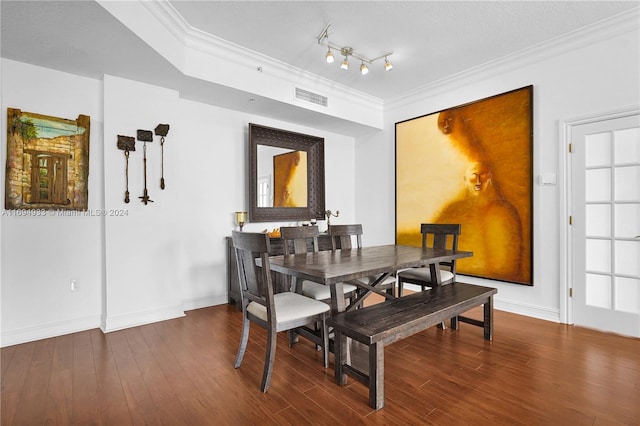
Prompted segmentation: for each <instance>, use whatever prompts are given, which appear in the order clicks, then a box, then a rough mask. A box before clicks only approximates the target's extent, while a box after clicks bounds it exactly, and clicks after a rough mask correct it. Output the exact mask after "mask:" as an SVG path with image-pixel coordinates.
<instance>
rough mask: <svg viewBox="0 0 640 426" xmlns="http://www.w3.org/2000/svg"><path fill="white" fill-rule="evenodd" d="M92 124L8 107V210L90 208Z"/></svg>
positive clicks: (6, 189) (83, 118) (88, 120)
mask: <svg viewBox="0 0 640 426" xmlns="http://www.w3.org/2000/svg"><path fill="white" fill-rule="evenodd" d="M89 128H90V118H89V117H88V116H86V115H80V116H78V118H77V119H76V120H67V119H64V118H57V117H50V116H46V115H41V114H35V113H31V112H23V111H21V110H19V109H13V108H8V109H7V164H6V169H5V170H6V176H5V185H6V188H5V202H4V204H5V209H7V210H11V209H44V210H87V205H88V195H89V194H88V192H89V191H88V180H89Z"/></svg>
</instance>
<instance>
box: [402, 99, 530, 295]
mask: <svg viewBox="0 0 640 426" xmlns="http://www.w3.org/2000/svg"><path fill="white" fill-rule="evenodd" d="M532 110H533V87H532V86H527V87H523V88H520V89H517V90H513V91H511V92H507V93H503V94H500V95H496V96H492V97H490V98H486V99H482V100H479V101H476V102H472V103H469V104H465V105H461V106H457V107H453V108H449V109H446V110H443V111H438V112H435V113H432V114H428V115H425V116H421V117H417V118H414V119H410V120H407V121H403V122H399V123H396V241H397V243H398V244H404V245H412V246H418V247H419V246H420V244H421V237H420V224H421V223H460V224H461V225H462V234H461V235H460V239H459V243H458V244H459V249H461V250H470V251H473V253H474V254H473V257H470V258H466V259H461V260H460V261H458V273H460V274H464V275H470V276H477V277H482V278H488V279H494V280H500V281H507V282H512V283H517V284H525V285H533V277H532V261H531V258H532V240H531V234H532V232H531V230H532V212H533V209H532V183H533V179H532V146H533V131H532V127H533V114H532Z"/></svg>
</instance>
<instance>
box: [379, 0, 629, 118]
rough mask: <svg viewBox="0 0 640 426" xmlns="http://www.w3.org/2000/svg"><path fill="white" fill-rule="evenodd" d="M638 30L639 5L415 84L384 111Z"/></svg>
mask: <svg viewBox="0 0 640 426" xmlns="http://www.w3.org/2000/svg"><path fill="white" fill-rule="evenodd" d="M638 30H640V7H638V8H635V9H631V10H629V11H626V12H623V13H620V14H618V15H615V16H613V17H611V18H608V19H604V20H602V21H598V22H596V23H593V24H591V25H588V26H586V27H582V28H579V29H577V30H574V31H571V32H569V33H566V34H564V35H562V36H559V37H556V38H553V39H551V40H547V41H545V42H542V43H539V44H537V45H534V46H531V47H528V48H526V49H522V50H520V51H518V52H515V53H513V54H510V55H507V56H503V57H501V58H498V59H495V60H492V61H488V62H485V63H484V64H482V65H478V66H476V67H472V68H469V69H466V70H464V71H461V72H459V73H456V74H452V75H449V76H447V77H445V78H442V79H440V80H436V81H434V82H432V83H428V84H425V85H422V86H419V87H416V88H415V89H413V90H411V91H409V92H405V93H403V94H401V95H399V96H397V97H395V98H392V99H390V100H388V101H386V102H385V112H386V111H388V110H393V109H396V108H401V107H405V106H406V105H407V104H411V103H414V102H418V101H420V100H422V99H424V97H425V95H427V94H428V95H429V96H434V95H437V94H440V93H444V92H447V91H450V90H452V89H454V88H457V87H460V86H461V85H466V84H470V83H473V82H477V81H481V80H485V79H487V78H490V77H494V76H496V75H500V74H503V73H506V72H509V71H512V70H515V69H518V68H522V67H524V66H527V65H530V64H533V63H536V62H540V61H542V60H545V59H548V58H550V57H553V56H557V55H561V54H564V53H567V52H569V51H571V50H575V49H579V48H582V47H585V46H588V45H592V44H594V43H598V42H601V41H606V40H608V39H611V38H614V37H617V36H620V35H623V34H626V33H629V32H632V31H638Z"/></svg>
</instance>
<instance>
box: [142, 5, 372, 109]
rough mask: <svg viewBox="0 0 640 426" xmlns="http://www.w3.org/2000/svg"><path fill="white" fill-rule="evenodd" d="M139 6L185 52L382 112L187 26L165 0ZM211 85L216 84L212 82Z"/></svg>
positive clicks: (366, 99)
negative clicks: (258, 70)
mask: <svg viewBox="0 0 640 426" xmlns="http://www.w3.org/2000/svg"><path fill="white" fill-rule="evenodd" d="M141 4H142V5H143V6H144V7H145V8H146V9H147V11H148V12H149V13H150V14H151V15H152V16H153V17H154V18H155V19H156V20H157V21H159V22H160V23H161V24H162V26H163V27H164V28H166V30H167V31H169V32H170V33H171V34H172V35H173V37H174V38H175V39H176V40H178V41H179V42H180V43H181V44H182V45H183V47H184V51H185V52H188V51H189V50H192V51H195V52H197V53H200V54H202V55H205V56H208V57H213V58H215V59H216V60H217V61H221V60H222V61H228V62H229V63H232V64H234V65H238V66H240V67H243V68H247V69H251V70H256V69H257V68H258V67H260V72H261V73H263V74H264V75H269V76H271V77H274V78H278V79H280V80H283V81H286V82H287V83H292V84H294V85H297V86H304V87H307V88H312V90H314V91H319V92H323V93H328V94H330V96H331V98H334V99H335V98H338V99H341V100H342V101H344V102H349V103H356V104H358V105H361V106H368V107H371V106H372V105H373V106H374V109H380V110H382V104H383V101H382V99H380V98H378V97H375V96H371V95H369V94H366V93H364V92H361V91H358V90H354V89H352V88H351V87H349V86H345V85H343V84H340V83H336V82H335V81H332V80H329V79H327V78H324V77H321V76H319V75H317V74H313V73H311V72H308V71H306V70H304V69H302V68H297V67H294V66H292V65H290V64H287V63H285V62H282V61H279V60H277V59H274V58H272V57H270V56H267V55H264V54H262V53H259V52H256V51H254V50H251V49H247V48H246V47H243V46H240V45H238V44H235V43H232V42H230V41H227V40H224V39H222V38H220V37H217V36H214V35H212V34H209V33H207V32H205V31H202V30H199V29H197V28H194V27H192V26H190V25H189V23H188V22H187V21H186V20H185V19H184V18H183V17H182V15H180V13H178V11H177V10H176V9H175V8H174V7H173V6H172V5H171V3H169V2H168V1H167V0H159V1H153V2H149V1H142V2H141ZM174 65H175V64H174ZM179 69H180V70H181V71H182V72H183V73H184V72H185V71H184V69H183V68H179ZM212 82H214V83H216V82H215V81H212Z"/></svg>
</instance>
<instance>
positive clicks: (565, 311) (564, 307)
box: [558, 106, 640, 324]
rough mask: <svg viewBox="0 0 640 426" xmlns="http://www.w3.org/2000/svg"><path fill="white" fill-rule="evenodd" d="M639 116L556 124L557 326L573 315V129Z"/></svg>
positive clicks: (614, 114)
mask: <svg viewBox="0 0 640 426" xmlns="http://www.w3.org/2000/svg"><path fill="white" fill-rule="evenodd" d="M638 114H640V108H639V107H638V106H633V107H628V108H623V109H620V110H615V111H609V112H604V113H601V114H593V115H586V116H581V117H574V118H569V119H565V120H561V121H560V126H559V131H560V137H559V139H558V140H559V141H560V143H559V144H558V151H559V154H558V182H559V187H558V197H559V200H558V201H559V205H560V209H559V215H560V216H559V218H558V223H559V224H560V226H559V230H560V232H559V236H560V241H559V242H560V250H559V254H560V259H559V260H560V268H559V270H560V286H559V287H560V299H559V300H560V322H562V323H564V324H573V311H572V304H571V298H570V297H569V288H570V287H571V286H572V283H573V277H572V276H571V265H572V263H571V262H572V256H573V250H572V248H571V225H569V216H571V213H572V212H571V207H572V206H571V186H570V183H571V182H570V176H571V156H570V155H569V144H570V143H571V141H572V137H573V132H572V130H573V128H574V127H576V126H580V125H583V124H590V123H595V122H598V121H606V120H613V119H616V118H624V117H629V116H633V115H638Z"/></svg>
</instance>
